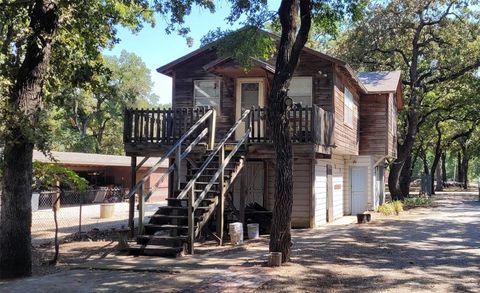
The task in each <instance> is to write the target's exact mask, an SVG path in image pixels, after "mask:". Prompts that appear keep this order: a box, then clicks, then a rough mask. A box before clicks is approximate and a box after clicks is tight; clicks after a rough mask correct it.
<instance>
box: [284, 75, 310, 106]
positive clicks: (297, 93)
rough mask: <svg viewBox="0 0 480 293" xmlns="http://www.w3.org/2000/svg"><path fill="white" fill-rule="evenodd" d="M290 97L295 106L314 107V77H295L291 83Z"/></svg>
mask: <svg viewBox="0 0 480 293" xmlns="http://www.w3.org/2000/svg"><path fill="white" fill-rule="evenodd" d="M288 96H289V97H290V98H291V99H292V100H293V102H294V103H295V104H301V105H302V106H311V105H312V77H311V76H303V77H293V78H292V80H291V81H290V87H289V89H288Z"/></svg>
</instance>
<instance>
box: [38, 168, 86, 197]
mask: <svg viewBox="0 0 480 293" xmlns="http://www.w3.org/2000/svg"><path fill="white" fill-rule="evenodd" d="M33 182H34V186H33V188H34V189H36V190H41V189H49V188H52V187H56V186H57V182H58V183H60V185H62V186H68V187H69V188H71V189H77V190H85V189H87V187H88V181H87V180H86V179H84V178H82V177H80V176H78V174H77V173H75V172H74V171H72V170H70V169H68V168H65V167H63V166H62V165H59V164H55V163H41V162H39V161H33Z"/></svg>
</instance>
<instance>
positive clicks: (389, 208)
mask: <svg viewBox="0 0 480 293" xmlns="http://www.w3.org/2000/svg"><path fill="white" fill-rule="evenodd" d="M378 212H379V213H381V214H382V215H384V216H390V215H393V214H394V213H395V208H394V207H393V204H391V203H384V204H382V205H381V206H379V207H378Z"/></svg>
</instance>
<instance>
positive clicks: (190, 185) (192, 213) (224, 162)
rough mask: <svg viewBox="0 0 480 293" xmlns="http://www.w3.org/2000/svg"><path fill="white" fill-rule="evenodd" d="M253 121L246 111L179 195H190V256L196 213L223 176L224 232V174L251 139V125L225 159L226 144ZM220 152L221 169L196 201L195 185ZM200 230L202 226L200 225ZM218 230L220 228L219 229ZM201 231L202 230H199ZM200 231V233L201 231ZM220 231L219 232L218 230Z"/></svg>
mask: <svg viewBox="0 0 480 293" xmlns="http://www.w3.org/2000/svg"><path fill="white" fill-rule="evenodd" d="M247 117H248V119H251V117H250V110H245V111H244V112H243V114H242V116H241V117H240V119H238V120H237V122H235V124H234V125H233V126H232V128H230V130H229V131H228V132H227V134H226V135H225V136H224V137H223V139H222V140H221V141H220V142H219V143H218V144H217V146H216V147H215V149H214V150H213V151H212V152H211V153H210V155H209V156H208V157H207V159H206V160H205V162H204V163H203V164H202V166H201V167H200V168H199V170H198V171H197V173H196V174H195V175H194V176H193V178H192V179H191V180H190V181H189V182H188V183H187V185H186V186H185V188H184V189H183V190H182V192H181V193H180V194H179V195H178V197H177V198H179V199H182V198H184V197H185V195H186V194H187V192H188V193H190V195H189V198H188V202H187V209H188V211H187V215H188V219H187V220H188V250H189V253H190V254H193V250H194V242H195V237H196V234H197V233H195V230H194V221H195V211H196V209H197V208H198V206H199V205H200V202H201V201H202V200H203V198H205V195H206V194H207V193H208V192H209V191H210V188H212V186H213V184H214V183H215V181H216V180H217V178H219V177H220V176H221V179H220V180H219V186H220V196H219V198H220V199H219V200H218V204H220V205H221V208H219V210H222V216H221V218H222V219H221V220H220V221H221V229H220V230H221V231H223V204H224V203H223V197H224V194H225V192H226V189H225V185H224V181H223V179H224V172H225V167H226V166H227V165H228V163H229V162H230V160H231V159H232V157H233V156H234V155H235V153H236V152H237V151H238V150H239V149H240V146H241V145H243V144H244V143H246V141H247V140H248V138H249V137H250V133H251V129H250V127H249V123H246V124H245V125H246V126H247V127H248V129H246V131H245V134H244V135H243V136H242V137H241V138H240V140H239V141H238V142H237V143H236V144H235V147H234V148H233V149H232V151H231V152H230V153H229V154H228V156H227V157H226V158H225V143H226V142H227V141H228V139H229V138H230V137H231V136H232V135H233V134H234V133H235V131H236V130H237V128H238V127H239V126H240V124H241V123H242V122H243V121H244V120H245V119H247ZM219 152H220V159H219V168H218V170H217V172H215V174H214V175H213V177H212V178H211V179H210V181H209V182H208V184H207V186H205V188H204V190H203V192H202V193H201V194H200V195H199V197H198V198H197V200H195V190H194V188H195V183H196V181H197V180H198V178H199V177H200V175H201V174H202V173H203V172H204V171H205V169H206V168H207V166H208V165H209V164H210V163H211V162H212V160H213V158H214V157H215V156H216V155H217V153H219ZM219 218H220V217H219ZM199 228H201V226H200V225H199ZM217 229H218V227H217ZM199 230H200V229H199ZM199 230H198V231H199ZM217 231H218V230H217ZM221 239H222V237H221V236H220V237H219V240H220V244H221V242H222V240H221Z"/></svg>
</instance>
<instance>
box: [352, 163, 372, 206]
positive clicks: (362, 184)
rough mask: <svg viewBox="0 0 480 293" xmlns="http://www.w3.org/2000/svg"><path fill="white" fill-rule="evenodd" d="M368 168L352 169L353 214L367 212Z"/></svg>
mask: <svg viewBox="0 0 480 293" xmlns="http://www.w3.org/2000/svg"><path fill="white" fill-rule="evenodd" d="M367 174H368V170H367V167H352V214H353V215H354V214H359V213H363V212H365V211H366V210H367V206H368V196H367V184H368V181H367V180H368V179H367Z"/></svg>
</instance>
